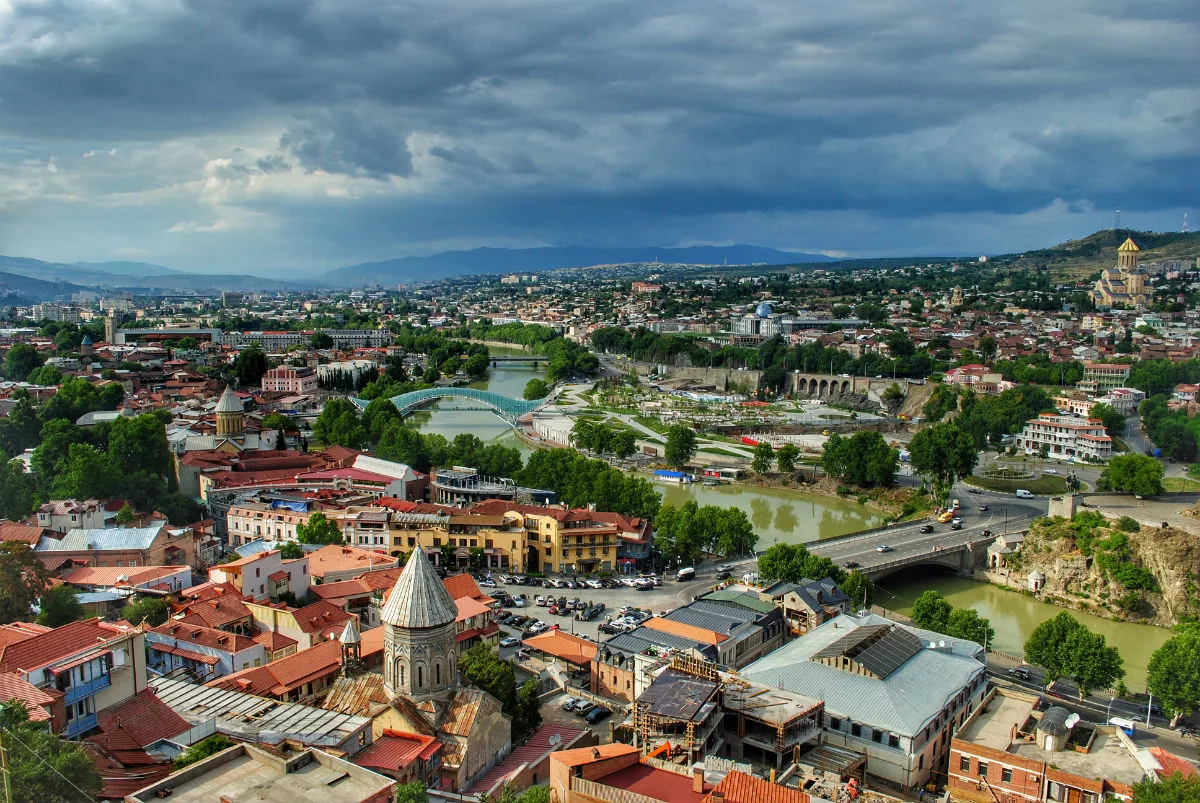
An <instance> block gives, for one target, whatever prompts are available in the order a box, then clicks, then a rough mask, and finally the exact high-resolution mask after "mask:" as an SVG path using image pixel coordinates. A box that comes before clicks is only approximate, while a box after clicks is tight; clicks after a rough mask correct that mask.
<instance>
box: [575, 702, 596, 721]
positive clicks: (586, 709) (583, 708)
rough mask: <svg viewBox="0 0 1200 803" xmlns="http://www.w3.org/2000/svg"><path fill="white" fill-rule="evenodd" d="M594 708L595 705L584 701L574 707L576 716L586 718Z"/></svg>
mask: <svg viewBox="0 0 1200 803" xmlns="http://www.w3.org/2000/svg"><path fill="white" fill-rule="evenodd" d="M595 707H596V704H595V703H593V702H591V701H590V700H585V701H584V702H582V703H581V704H579V705H577V706H575V714H576V716H581V717H586V716H587V715H588V714H590V713H591V712H592V709H593V708H595Z"/></svg>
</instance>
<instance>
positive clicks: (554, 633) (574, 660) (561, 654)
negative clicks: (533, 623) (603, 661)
mask: <svg viewBox="0 0 1200 803" xmlns="http://www.w3.org/2000/svg"><path fill="white" fill-rule="evenodd" d="M524 644H525V646H527V647H530V648H532V649H534V650H537V651H538V652H540V653H542V654H543V655H544V656H547V657H549V658H557V659H559V660H561V661H566V662H567V663H568V664H571V665H572V666H573V667H574V668H575V669H590V668H591V664H592V658H594V657H595V656H596V651H597V650H598V649H599V646H598V645H597V644H596V642H594V641H588V640H587V639H582V638H580V637H579V636H576V635H573V634H571V633H564V632H563V631H561V630H559V629H558V628H557V627H556V628H554V629H551V630H547V631H546V632H545V633H540V634H538V635H536V636H532V637H530V638H527V639H525V641H524Z"/></svg>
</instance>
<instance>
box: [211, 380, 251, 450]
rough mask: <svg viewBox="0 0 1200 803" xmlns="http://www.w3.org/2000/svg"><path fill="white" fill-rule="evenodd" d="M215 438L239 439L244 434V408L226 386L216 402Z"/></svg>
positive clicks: (231, 390)
mask: <svg viewBox="0 0 1200 803" xmlns="http://www.w3.org/2000/svg"><path fill="white" fill-rule="evenodd" d="M216 412H217V437H226V438H240V437H242V436H243V435H245V434H246V408H245V407H243V406H242V401H241V399H239V398H238V397H237V396H236V395H235V394H234V392H233V389H232V388H230V387H229V386H228V385H226V386H225V392H224V393H222V394H221V399H220V400H219V401H218V402H217V410H216Z"/></svg>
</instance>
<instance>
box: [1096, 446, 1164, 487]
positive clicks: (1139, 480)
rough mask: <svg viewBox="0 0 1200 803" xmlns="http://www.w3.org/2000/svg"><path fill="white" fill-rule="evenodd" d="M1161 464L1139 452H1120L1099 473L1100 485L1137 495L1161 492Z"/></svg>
mask: <svg viewBox="0 0 1200 803" xmlns="http://www.w3.org/2000/svg"><path fill="white" fill-rule="evenodd" d="M1162 480H1163V465H1162V463H1160V462H1158V461H1157V460H1155V459H1154V458H1153V457H1148V456H1146V455H1141V454H1121V455H1117V456H1116V457H1114V458H1112V459H1111V460H1109V461H1108V468H1106V469H1104V472H1103V473H1102V474H1101V475H1100V487H1101V488H1102V489H1105V490H1110V491H1119V492H1124V493H1130V494H1137V495H1138V496H1155V495H1157V494H1160V493H1162V492H1163V482H1162Z"/></svg>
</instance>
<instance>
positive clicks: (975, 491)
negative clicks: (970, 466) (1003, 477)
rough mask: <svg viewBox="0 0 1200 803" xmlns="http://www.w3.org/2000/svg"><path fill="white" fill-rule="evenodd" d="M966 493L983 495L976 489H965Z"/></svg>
mask: <svg viewBox="0 0 1200 803" xmlns="http://www.w3.org/2000/svg"><path fill="white" fill-rule="evenodd" d="M967 493H969V494H981V493H983V491H981V490H979V489H978V488H968V489H967Z"/></svg>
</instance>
